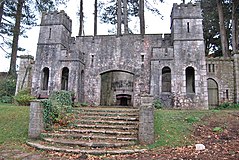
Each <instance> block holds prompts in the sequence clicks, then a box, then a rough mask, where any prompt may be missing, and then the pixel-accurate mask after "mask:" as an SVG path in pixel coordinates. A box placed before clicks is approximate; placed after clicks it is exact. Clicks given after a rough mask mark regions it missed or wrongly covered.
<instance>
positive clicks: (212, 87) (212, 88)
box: [207, 78, 219, 107]
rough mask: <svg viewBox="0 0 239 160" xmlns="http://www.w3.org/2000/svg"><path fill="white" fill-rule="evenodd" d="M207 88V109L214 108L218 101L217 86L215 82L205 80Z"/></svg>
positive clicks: (210, 79)
mask: <svg viewBox="0 0 239 160" xmlns="http://www.w3.org/2000/svg"><path fill="white" fill-rule="evenodd" d="M207 87H208V105H209V107H216V106H218V105H219V100H218V84H217V82H216V81H215V80H214V79H212V78H209V79H207Z"/></svg>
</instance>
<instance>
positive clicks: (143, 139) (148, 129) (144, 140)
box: [138, 95, 155, 145]
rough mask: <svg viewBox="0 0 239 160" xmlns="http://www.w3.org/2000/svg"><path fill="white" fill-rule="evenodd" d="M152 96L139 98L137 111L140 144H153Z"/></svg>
mask: <svg viewBox="0 0 239 160" xmlns="http://www.w3.org/2000/svg"><path fill="white" fill-rule="evenodd" d="M152 102H153V97H152V96H147V95H145V96H141V106H140V111H139V133H138V139H139V143H140V144H143V145H144V144H153V143H154V141H155V137H154V107H153V105H152Z"/></svg>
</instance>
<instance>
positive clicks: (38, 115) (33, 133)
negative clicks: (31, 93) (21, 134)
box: [28, 100, 44, 139]
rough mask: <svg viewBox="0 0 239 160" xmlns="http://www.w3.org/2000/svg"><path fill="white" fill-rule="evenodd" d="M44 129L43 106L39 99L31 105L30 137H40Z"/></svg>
mask: <svg viewBox="0 0 239 160" xmlns="http://www.w3.org/2000/svg"><path fill="white" fill-rule="evenodd" d="M43 130H44V121H43V106H42V105H41V104H40V101H38V100H36V101H32V102H31V105H30V122H29V130H28V137H29V138H31V139H34V138H38V137H39V136H40V134H41V132H42V131H43Z"/></svg>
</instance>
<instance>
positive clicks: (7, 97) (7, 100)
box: [0, 96, 13, 103]
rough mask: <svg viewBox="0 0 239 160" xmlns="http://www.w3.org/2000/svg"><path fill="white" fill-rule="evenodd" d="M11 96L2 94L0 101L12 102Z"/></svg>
mask: <svg viewBox="0 0 239 160" xmlns="http://www.w3.org/2000/svg"><path fill="white" fill-rule="evenodd" d="M12 101H13V97H12V96H2V97H1V98H0V102H2V103H12Z"/></svg>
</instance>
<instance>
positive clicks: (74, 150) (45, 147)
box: [27, 141, 145, 155]
mask: <svg viewBox="0 0 239 160" xmlns="http://www.w3.org/2000/svg"><path fill="white" fill-rule="evenodd" d="M27 144H28V145H30V146H32V147H35V148H37V149H41V150H46V151H56V152H65V153H75V154H77V153H82V154H92V155H105V154H133V153H140V152H144V151H145V149H133V148H117V149H115V148H113V149H112V148H100V149H99V148H94V149H92V148H72V147H62V146H51V145H46V144H41V143H39V142H33V141H28V142H27Z"/></svg>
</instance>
